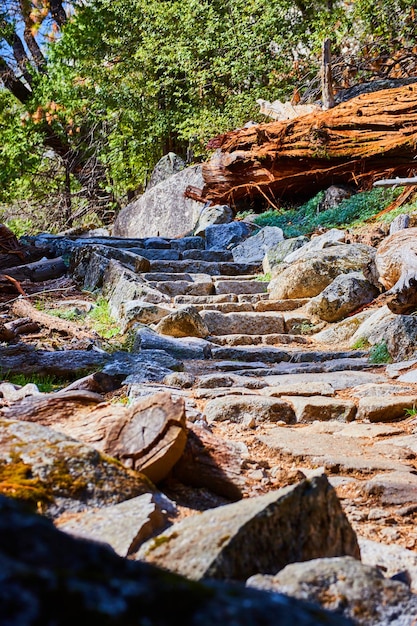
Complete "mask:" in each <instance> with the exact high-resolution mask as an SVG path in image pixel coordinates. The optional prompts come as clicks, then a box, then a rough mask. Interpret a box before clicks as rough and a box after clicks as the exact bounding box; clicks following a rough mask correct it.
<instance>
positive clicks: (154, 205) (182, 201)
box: [113, 165, 204, 237]
mask: <svg viewBox="0 0 417 626" xmlns="http://www.w3.org/2000/svg"><path fill="white" fill-rule="evenodd" d="M203 184H204V183H203V178H202V174H201V166H200V165H194V166H192V167H187V168H186V169H184V170H182V171H180V172H178V173H176V174H173V175H172V176H169V178H167V179H165V180H163V181H161V182H159V183H158V184H156V185H155V186H154V187H152V188H151V189H149V190H148V191H145V193H144V194H143V195H142V196H140V198H138V200H135V201H134V202H132V203H131V204H128V205H127V206H126V207H125V208H124V209H122V210H121V211H120V213H119V215H118V216H117V218H116V221H115V223H114V229H113V234H114V235H115V236H117V237H155V236H161V237H181V236H183V235H185V234H186V233H188V232H190V231H192V230H193V228H194V224H195V219H196V218H195V216H196V214H198V212H199V211H200V210H201V204H200V203H199V202H196V201H195V200H192V199H190V198H186V197H185V196H184V192H185V190H186V189H187V187H189V186H192V187H198V188H202V187H203Z"/></svg>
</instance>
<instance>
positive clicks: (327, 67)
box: [321, 39, 334, 110]
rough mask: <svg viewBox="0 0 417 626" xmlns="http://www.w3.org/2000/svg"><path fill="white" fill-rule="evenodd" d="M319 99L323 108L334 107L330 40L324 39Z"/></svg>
mask: <svg viewBox="0 0 417 626" xmlns="http://www.w3.org/2000/svg"><path fill="white" fill-rule="evenodd" d="M321 101H322V105H323V109H324V110H327V109H332V108H333V107H334V93H333V77H332V53H331V41H330V39H325V40H324V41H323V47H322V56H321Z"/></svg>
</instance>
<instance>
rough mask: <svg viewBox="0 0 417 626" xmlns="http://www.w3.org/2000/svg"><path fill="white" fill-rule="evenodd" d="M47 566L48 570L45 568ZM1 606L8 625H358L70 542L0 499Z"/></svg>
mask: <svg viewBox="0 0 417 626" xmlns="http://www.w3.org/2000/svg"><path fill="white" fill-rule="evenodd" d="M40 563H41V564H42V566H41V567H40ZM0 567H1V572H2V584H1V588H0V601H1V607H2V616H1V617H2V621H3V622H4V624H16V625H19V626H32V625H33V624H45V625H46V624H56V625H57V626H64V624H84V623H89V624H109V623H111V624H112V626H126V624H130V625H131V626H141V625H142V626H143V624H145V623H146V624H158V626H171V625H172V623H173V616H175V620H176V621H178V623H180V624H182V625H183V626H198V625H199V626H204V625H207V626H208V625H211V624H216V623H224V624H226V623H230V616H233V620H235V621H236V623H238V624H239V625H240V626H251V625H253V624H262V625H263V626H291V625H292V624H297V625H298V626H321V625H322V626H324V625H326V626H352V622H351V621H350V620H344V619H343V618H342V617H341V616H336V617H333V616H332V614H331V613H329V612H328V611H324V610H322V609H320V608H319V607H317V606H313V607H312V606H311V605H308V604H305V603H303V602H302V601H298V600H292V599H291V598H287V597H285V596H282V595H278V594H274V595H271V594H269V593H266V592H261V591H256V590H254V589H245V588H244V587H242V586H240V587H239V588H237V587H236V585H233V586H232V585H227V584H225V583H223V584H213V583H205V584H203V583H200V584H198V585H196V584H195V583H193V582H190V581H187V580H185V579H184V578H180V577H178V576H174V575H172V574H168V573H167V572H166V571H160V570H158V569H156V568H153V567H149V566H148V565H146V564H143V563H136V562H134V561H132V560H127V559H121V558H120V557H119V556H118V555H116V554H115V553H114V552H113V551H112V550H110V549H109V548H108V547H107V546H103V545H101V544H98V543H96V542H90V541H85V540H79V539H75V538H73V537H71V536H70V535H67V534H65V533H63V532H61V531H59V530H57V529H56V528H54V526H53V524H52V523H51V522H50V521H49V520H47V519H45V518H43V517H41V516H39V515H32V514H30V513H28V511H27V510H25V509H23V508H22V507H20V506H18V504H17V503H15V502H12V501H11V500H9V499H7V498H2V497H0Z"/></svg>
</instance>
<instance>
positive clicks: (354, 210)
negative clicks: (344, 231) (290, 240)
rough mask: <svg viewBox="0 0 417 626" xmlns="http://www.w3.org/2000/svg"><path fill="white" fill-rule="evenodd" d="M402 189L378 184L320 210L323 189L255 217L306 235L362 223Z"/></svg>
mask: <svg viewBox="0 0 417 626" xmlns="http://www.w3.org/2000/svg"><path fill="white" fill-rule="evenodd" d="M402 189H403V188H402V187H398V188H397V189H392V188H382V187H378V188H376V189H372V190H371V191H365V192H363V193H357V194H354V195H353V196H351V197H350V198H347V199H345V200H343V201H342V202H341V203H340V204H339V205H338V206H336V207H335V208H333V209H328V210H327V211H320V204H321V202H322V201H323V198H324V192H323V191H320V192H319V193H318V194H317V195H316V196H314V198H312V199H311V200H309V201H308V202H306V203H305V204H303V205H301V206H299V207H298V208H296V209H288V210H282V211H276V210H273V211H272V210H271V211H267V212H265V213H262V214H261V215H259V217H257V218H256V219H255V223H256V224H258V225H259V226H262V227H263V226H279V227H280V228H282V230H283V231H284V235H285V236H286V237H298V236H299V235H306V234H309V233H312V232H314V231H315V230H316V229H317V228H320V227H323V228H337V227H340V226H358V225H359V224H360V223H361V222H363V221H364V220H366V219H369V218H370V217H372V216H373V215H376V214H377V213H379V212H380V211H382V210H383V209H384V208H385V207H386V206H388V205H389V204H390V203H391V202H393V200H395V198H397V197H398V196H399V194H400V193H401V191H402Z"/></svg>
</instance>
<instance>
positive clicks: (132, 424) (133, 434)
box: [0, 391, 187, 482]
mask: <svg viewBox="0 0 417 626" xmlns="http://www.w3.org/2000/svg"><path fill="white" fill-rule="evenodd" d="M100 400H101V397H100V396H98V395H97V394H95V393H91V392H88V391H61V392H60V393H58V394H50V395H49V394H48V395H43V396H40V397H39V396H32V397H30V398H27V399H25V400H24V401H22V402H20V403H18V404H14V405H12V406H11V407H8V408H5V409H3V411H2V412H0V414H2V415H3V416H4V417H7V419H18V420H24V421H29V422H37V423H40V424H42V425H43V426H51V427H53V428H54V429H56V430H59V431H60V432H63V433H65V434H66V435H70V436H71V437H74V438H75V439H78V440H79V441H82V442H84V443H87V444H89V445H91V446H93V447H94V448H96V449H97V450H99V451H100V452H104V453H106V454H109V455H110V456H113V457H116V458H118V459H120V461H122V462H123V463H125V464H126V465H128V466H130V467H131V468H132V469H135V470H138V471H141V472H142V473H143V474H145V475H146V476H148V478H150V480H152V481H153V482H159V481H160V480H162V479H163V478H165V477H166V476H167V475H168V473H169V472H170V471H171V469H172V467H173V466H174V465H175V463H176V462H177V461H178V460H179V458H180V457H181V455H182V453H183V451H184V448H185V444H186V440H187V428H186V424H185V407H184V401H183V399H182V398H179V399H176V400H174V399H173V398H172V397H171V395H170V394H169V393H165V392H161V393H156V394H154V395H152V396H148V397H146V398H143V399H141V400H138V401H137V402H135V404H133V405H132V406H131V407H125V406H122V405H115V404H111V403H100V404H97V403H98V402H99V401H100ZM92 405H93V406H92Z"/></svg>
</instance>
